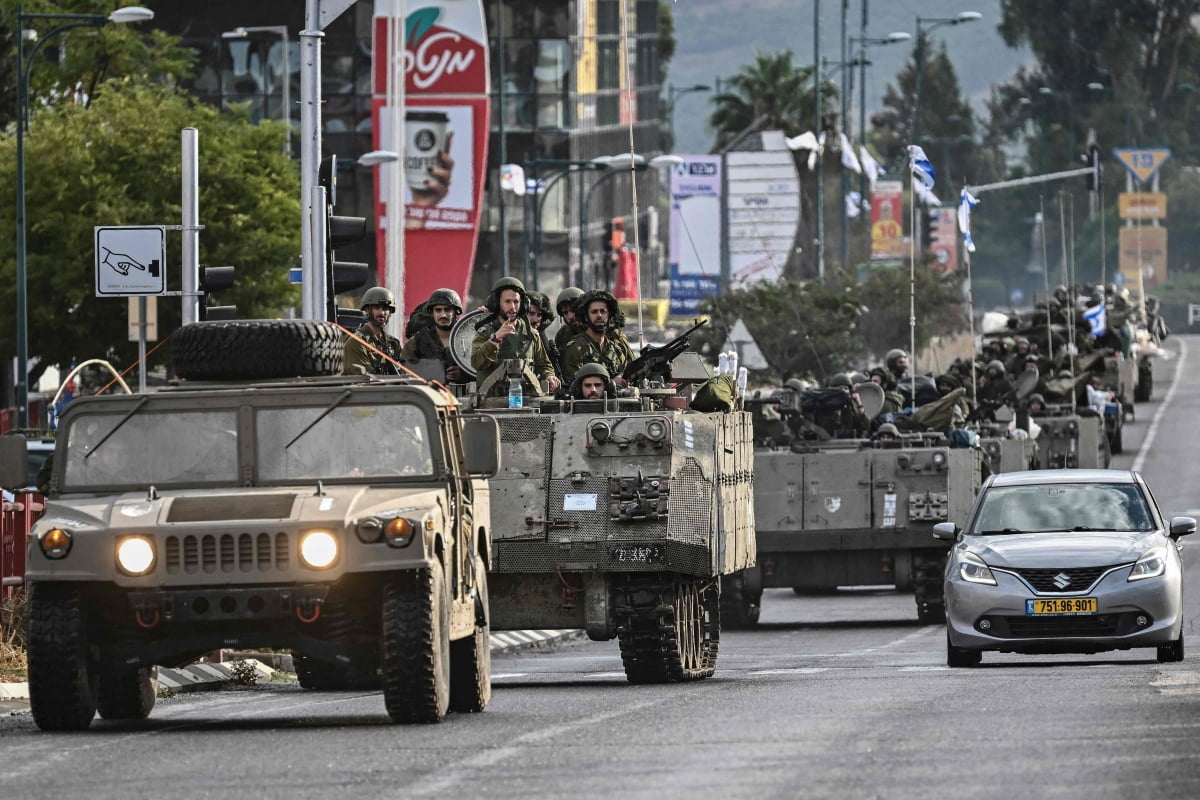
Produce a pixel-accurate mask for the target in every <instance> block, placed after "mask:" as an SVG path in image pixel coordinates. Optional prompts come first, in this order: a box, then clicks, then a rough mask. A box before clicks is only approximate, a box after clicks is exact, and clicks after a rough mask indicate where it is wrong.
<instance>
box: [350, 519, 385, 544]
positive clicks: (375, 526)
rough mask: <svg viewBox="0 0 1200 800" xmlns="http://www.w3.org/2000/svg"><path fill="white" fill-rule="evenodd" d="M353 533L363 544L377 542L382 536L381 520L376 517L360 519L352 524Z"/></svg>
mask: <svg viewBox="0 0 1200 800" xmlns="http://www.w3.org/2000/svg"><path fill="white" fill-rule="evenodd" d="M354 533H355V534H356V535H357V536H358V540H359V541H360V542H362V543H363V544H371V543H372V542H378V541H379V540H380V538H382V536H383V522H382V521H381V520H380V519H379V518H378V517H367V518H366V519H360V520H359V521H358V524H357V525H355V526H354Z"/></svg>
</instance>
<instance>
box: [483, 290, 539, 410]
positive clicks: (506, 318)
mask: <svg viewBox="0 0 1200 800" xmlns="http://www.w3.org/2000/svg"><path fill="white" fill-rule="evenodd" d="M485 306H486V308H487V310H488V311H490V312H491V313H490V314H489V315H488V316H487V317H485V318H484V319H483V321H482V322H480V323H479V324H478V325H477V326H476V327H475V339H474V341H473V342H472V343H471V366H472V367H474V368H475V372H476V374H475V380H476V382H477V383H478V385H479V392H480V394H482V395H484V396H487V397H500V396H503V395H504V394H506V393H507V392H508V383H507V381H503V380H500V379H501V378H503V377H504V376H503V375H502V374H499V372H500V370H501V369H502V368H503V367H504V365H505V362H510V363H511V362H513V361H517V362H520V363H521V364H522V365H523V366H522V369H523V374H524V377H525V381H524V382H525V384H526V385H525V387H524V389H525V391H526V392H532V393H533V394H541V390H542V387H541V386H538V385H536V384H537V382H538V381H542V382H544V383H545V388H546V390H547V391H549V392H555V391H557V390H558V387H559V380H558V375H557V374H556V373H555V371H554V366H553V365H552V364H551V363H550V358H549V356H547V355H546V348H545V347H543V346H542V338H541V336H539V335H537V332H536V331H534V330H533V329H532V328H530V327H529V317H528V313H529V295H528V294H527V293H526V291H525V284H523V283H521V282H520V281H519V280H517V279H516V278H501V279H500V280H498V281H496V283H495V285H493V286H492V293H491V294H490V295H488V299H487V303H486V304H485Z"/></svg>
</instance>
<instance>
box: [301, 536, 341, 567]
mask: <svg viewBox="0 0 1200 800" xmlns="http://www.w3.org/2000/svg"><path fill="white" fill-rule="evenodd" d="M337 557H338V543H337V539H335V538H333V534H331V533H327V532H326V531H309V532H308V533H306V534H304V537H303V538H302V539H301V540H300V560H301V561H303V562H304V563H305V564H306V565H307V566H309V567H312V568H313V569H325V568H326V567H328V566H330V565H331V564H333V562H335V561H337Z"/></svg>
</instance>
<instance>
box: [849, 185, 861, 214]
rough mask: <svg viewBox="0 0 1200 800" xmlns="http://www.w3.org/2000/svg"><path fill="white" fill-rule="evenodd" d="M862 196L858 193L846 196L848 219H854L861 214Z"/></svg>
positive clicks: (852, 192) (850, 193)
mask: <svg viewBox="0 0 1200 800" xmlns="http://www.w3.org/2000/svg"><path fill="white" fill-rule="evenodd" d="M862 206H863V202H862V195H861V194H859V193H858V192H854V191H851V192H848V193H847V194H846V216H847V217H849V218H850V219H856V218H857V217H858V215H859V214H861V213H862V212H863V208H862Z"/></svg>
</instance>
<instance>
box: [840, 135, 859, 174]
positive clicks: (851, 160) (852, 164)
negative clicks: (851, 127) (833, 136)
mask: <svg viewBox="0 0 1200 800" xmlns="http://www.w3.org/2000/svg"><path fill="white" fill-rule="evenodd" d="M838 146H839V147H841V148H842V166H843V167H845V168H846V169H848V170H850V171H851V172H857V173H858V174H859V175H862V171H863V170H862V165H861V164H859V163H858V156H856V155H854V145H852V144H850V139H849V137H847V136H846V134H844V133H839V134H838Z"/></svg>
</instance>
